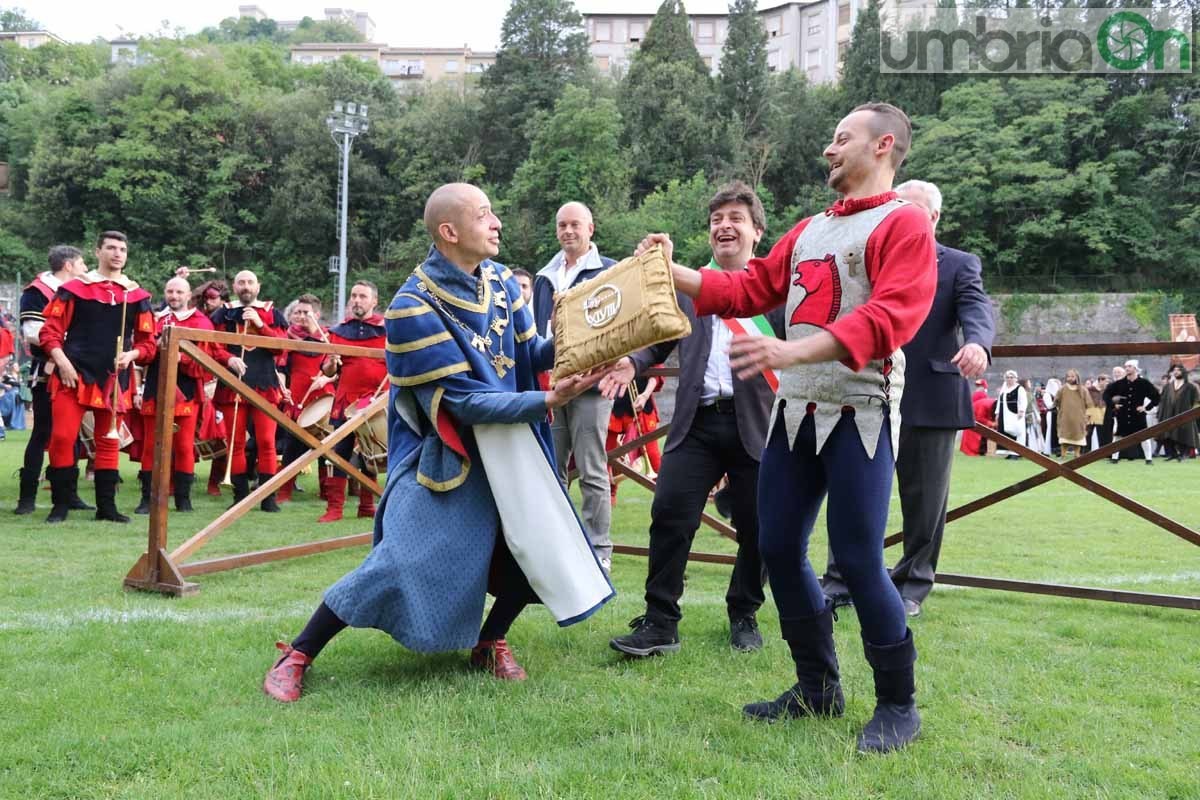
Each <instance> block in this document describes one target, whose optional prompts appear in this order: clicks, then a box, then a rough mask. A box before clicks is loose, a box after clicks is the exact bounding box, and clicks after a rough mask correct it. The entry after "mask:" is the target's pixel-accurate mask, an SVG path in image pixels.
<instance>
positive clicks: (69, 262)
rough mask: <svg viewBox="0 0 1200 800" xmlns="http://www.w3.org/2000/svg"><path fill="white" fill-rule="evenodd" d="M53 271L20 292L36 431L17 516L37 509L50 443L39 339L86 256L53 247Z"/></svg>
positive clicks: (75, 501) (81, 506)
mask: <svg viewBox="0 0 1200 800" xmlns="http://www.w3.org/2000/svg"><path fill="white" fill-rule="evenodd" d="M48 261H49V266H50V269H48V270H47V271H45V272H42V273H40V274H38V275H37V277H35V278H34V279H33V280H32V281H30V282H29V285H28V286H26V287H25V290H24V291H22V292H21V335H22V336H23V337H24V339H25V341H26V342H27V343H28V344H29V355H30V357H31V361H30V364H29V386H30V392H31V393H32V394H33V430H32V431H31V432H30V434H29V442H28V443H27V444H26V445H25V463H24V466H22V467H21V494H20V498H19V499H18V500H17V508H16V510H15V511H14V512H13V513H15V514H32V513H33V512H34V510H35V508H36V500H37V490H38V480H39V479H40V477H41V474H42V458H43V454H44V453H45V452H46V446H47V445H49V444H50V427H51V413H50V390H49V388H48V386H47V383H48V381H49V377H50V376H49V370H48V367H49V366H50V364H51V363H52V362H50V359H49V357H48V356H47V355H46V353H45V351H43V350H42V348H41V344H40V343H39V342H40V336H41V332H42V326H43V325H44V324H45V322H46V315H45V313H44V312H45V310H46V306H47V305H49V303H50V301H51V300H53V299H54V293H55V292H57V291H58V289H59V287H60V286H62V285H63V284H64V283H66V282H67V281H69V280H71V279H72V278H77V277H79V276H80V275H83V274H85V273H86V272H87V271H88V268H87V264H85V263H84V262H83V253H82V252H81V251H80V250H77V249H76V248H74V247H70V246H69V245H61V244H60V245H57V246H55V247H51V248H50V252H49V254H48ZM68 506H69V507H70V508H71V509H72V510H80V511H94V510H95V509H94V508H93V507H92V506H89V505H88V504H87V503H85V502H83V501H82V500H80V499H79V498H78V497H73V498H72V499H71V501H70V502H69V503H68Z"/></svg>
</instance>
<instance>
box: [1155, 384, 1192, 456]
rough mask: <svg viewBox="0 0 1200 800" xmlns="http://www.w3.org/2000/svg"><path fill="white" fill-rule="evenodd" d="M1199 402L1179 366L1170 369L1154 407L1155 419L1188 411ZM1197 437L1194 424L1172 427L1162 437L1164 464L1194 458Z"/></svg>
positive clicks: (1167, 417)
mask: <svg viewBox="0 0 1200 800" xmlns="http://www.w3.org/2000/svg"><path fill="white" fill-rule="evenodd" d="M1198 403H1200V390H1197V389H1196V384H1194V383H1192V382H1191V381H1190V380H1188V372H1187V370H1186V369H1184V368H1183V365H1182V364H1175V365H1173V366H1172V367H1171V372H1170V378H1169V379H1168V380H1167V383H1166V385H1165V386H1163V390H1162V401H1161V402H1160V403H1159V405H1158V416H1159V417H1160V418H1161V419H1163V420H1168V419H1170V418H1171V417H1175V416H1178V415H1180V414H1183V413H1184V412H1187V411H1191V410H1192V408H1194V407H1195V406H1196V405H1197V404H1198ZM1198 439H1200V437H1198V436H1197V431H1196V423H1195V421H1194V420H1193V421H1192V422H1185V423H1184V424H1183V425H1180V426H1178V427H1175V428H1172V429H1171V430H1169V431H1167V432H1166V433H1164V434H1163V435H1162V440H1163V449H1164V450H1166V453H1167V461H1171V460H1172V459H1174V460H1176V461H1183V460H1184V459H1185V458H1195V457H1196V448H1197V447H1198V446H1200V443H1198Z"/></svg>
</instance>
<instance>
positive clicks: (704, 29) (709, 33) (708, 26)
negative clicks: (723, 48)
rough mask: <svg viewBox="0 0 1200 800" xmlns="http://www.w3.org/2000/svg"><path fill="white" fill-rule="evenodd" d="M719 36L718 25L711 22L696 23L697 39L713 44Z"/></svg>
mask: <svg viewBox="0 0 1200 800" xmlns="http://www.w3.org/2000/svg"><path fill="white" fill-rule="evenodd" d="M716 38H717V31H716V26H715V25H713V24H712V23H711V22H697V23H696V41H697V42H701V43H703V44H712V43H713V42H714V41H715V40H716Z"/></svg>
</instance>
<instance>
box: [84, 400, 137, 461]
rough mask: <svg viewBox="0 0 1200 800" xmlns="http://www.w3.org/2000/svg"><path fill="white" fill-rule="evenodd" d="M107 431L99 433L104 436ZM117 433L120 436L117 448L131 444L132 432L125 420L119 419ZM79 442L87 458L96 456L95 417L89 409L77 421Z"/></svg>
mask: <svg viewBox="0 0 1200 800" xmlns="http://www.w3.org/2000/svg"><path fill="white" fill-rule="evenodd" d="M107 433H108V431H105V432H104V433H102V434H100V435H101V436H104V435H105V434H107ZM117 435H118V436H119V437H120V438H119V441H118V447H117V449H119V450H124V449H125V448H127V447H129V445H131V444H133V432H132V431H130V430H129V426H128V425H126V424H125V420H121V423H120V425H119V426H118V427H117ZM79 443H80V444H81V445H83V451H84V453H86V454H87V457H88V458H95V457H96V417H95V415H93V414H92V412H91V411H85V412H83V419H81V420H80V421H79Z"/></svg>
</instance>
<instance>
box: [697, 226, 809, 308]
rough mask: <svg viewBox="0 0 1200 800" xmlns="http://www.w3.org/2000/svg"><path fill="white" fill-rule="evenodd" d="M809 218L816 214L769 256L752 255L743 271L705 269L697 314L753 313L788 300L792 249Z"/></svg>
mask: <svg viewBox="0 0 1200 800" xmlns="http://www.w3.org/2000/svg"><path fill="white" fill-rule="evenodd" d="M809 219H812V218H811V217H808V218H806V219H802V220H800V222H799V223H797V224H796V227H794V228H792V229H791V230H790V231H788V232H787V234H785V235H784V237H783V238H782V239H780V240H779V241H778V242H776V243H775V246H774V247H772V248H771V252H770V253H767V256H766V258H752V259H750V263H749V264H747V265H746V269H745V270H744V271H742V272H722V271H721V270H717V269H705V270H701V271H700V295H699V296H698V297H697V298H696V315H697V316H704V315H705V314H716V315H717V316H719V317H753V316H755V315H757V314H765V313H766V312H768V311H770V310H771V309H772V308H775V307H776V306H778V305H781V304H783V303H785V302H787V296H788V276H789V275H790V274H791V267H792V250H793V249H795V247H796V239H798V238H800V234H801V233H803V232H804V229H805V228H806V227H808V220H809Z"/></svg>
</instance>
